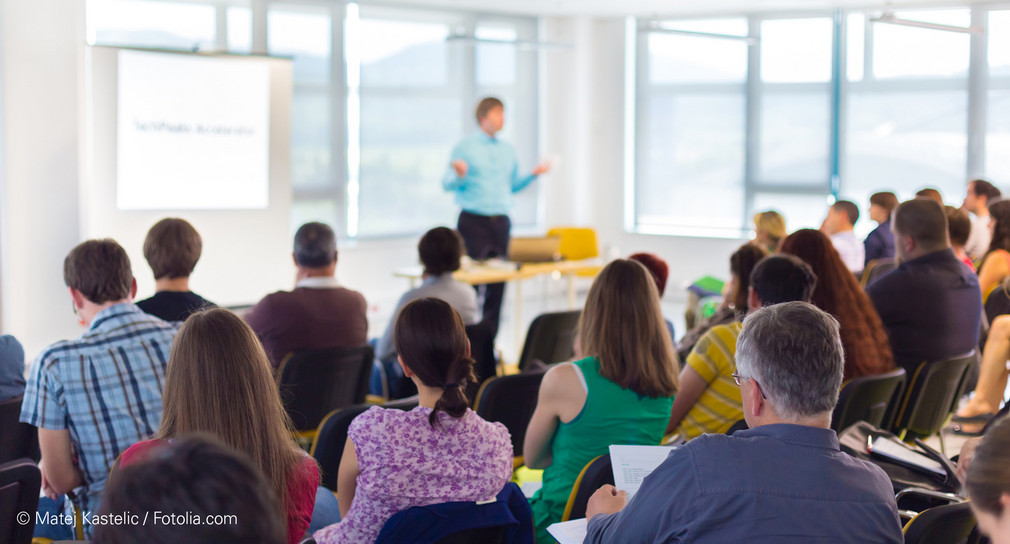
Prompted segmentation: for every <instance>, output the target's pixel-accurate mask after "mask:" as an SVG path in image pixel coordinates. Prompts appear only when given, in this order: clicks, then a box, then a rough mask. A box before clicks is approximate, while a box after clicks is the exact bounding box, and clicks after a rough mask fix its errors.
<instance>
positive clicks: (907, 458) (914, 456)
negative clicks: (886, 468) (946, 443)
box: [870, 437, 947, 476]
mask: <svg viewBox="0 0 1010 544" xmlns="http://www.w3.org/2000/svg"><path fill="white" fill-rule="evenodd" d="M870 453H873V454H876V455H880V456H882V457H885V458H888V459H892V460H894V461H898V462H900V463H904V464H907V465H912V466H916V467H919V468H921V469H923V470H927V471H929V472H932V473H934V474H938V475H940V476H946V475H947V471H946V470H944V468H943V465H941V464H940V463H938V462H936V461H934V460H932V459H930V458H929V457H926V456H925V455H923V454H921V453H919V452H916V451H912V450H911V449H910V448H909V447H908V446H905V445H904V444H901V443H899V442H896V441H895V440H892V439H891V438H885V437H879V438H876V439H875V440H873V442H872V444H871V446H870Z"/></svg>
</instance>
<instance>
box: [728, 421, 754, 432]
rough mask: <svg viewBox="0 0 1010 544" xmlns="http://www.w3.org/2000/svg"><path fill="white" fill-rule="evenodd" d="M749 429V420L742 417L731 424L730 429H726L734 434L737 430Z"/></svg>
mask: <svg viewBox="0 0 1010 544" xmlns="http://www.w3.org/2000/svg"><path fill="white" fill-rule="evenodd" d="M747 429H750V427H749V426H748V425H747V420H746V419H741V420H739V421H737V422H736V423H734V424H732V425H730V427H729V429H726V434H733V433H735V432H737V431H746V430H747Z"/></svg>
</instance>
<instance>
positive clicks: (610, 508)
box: [586, 484, 628, 519]
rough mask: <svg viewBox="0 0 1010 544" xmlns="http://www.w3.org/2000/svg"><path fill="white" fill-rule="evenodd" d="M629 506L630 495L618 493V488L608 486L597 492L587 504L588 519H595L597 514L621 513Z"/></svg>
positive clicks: (622, 492) (623, 492)
mask: <svg viewBox="0 0 1010 544" xmlns="http://www.w3.org/2000/svg"><path fill="white" fill-rule="evenodd" d="M627 504H628V493H627V492H625V491H618V490H617V488H616V487H614V486H612V485H610V484H607V485H604V486H603V487H601V488H599V489H597V490H596V493H593V496H592V497H589V502H588V503H587V504H586V519H593V516H595V515H597V514H613V513H615V512H620V511H621V510H623V509H624V506H625V505H627Z"/></svg>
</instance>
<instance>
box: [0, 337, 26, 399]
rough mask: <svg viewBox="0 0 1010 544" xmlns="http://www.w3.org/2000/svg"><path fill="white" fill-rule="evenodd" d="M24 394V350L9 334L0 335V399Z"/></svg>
mask: <svg viewBox="0 0 1010 544" xmlns="http://www.w3.org/2000/svg"><path fill="white" fill-rule="evenodd" d="M24 394H25V350H24V348H22V347H21V342H18V340H17V338H14V337H13V336H11V335H9V334H5V335H3V336H0V400H7V399H12V398H14V397H20V396H21V395H24Z"/></svg>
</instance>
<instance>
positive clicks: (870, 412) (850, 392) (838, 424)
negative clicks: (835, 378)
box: [831, 368, 905, 432]
mask: <svg viewBox="0 0 1010 544" xmlns="http://www.w3.org/2000/svg"><path fill="white" fill-rule="evenodd" d="M904 385H905V369H904V368H898V369H897V370H892V371H891V372H886V373H884V374H877V375H875V376H862V377H859V378H856V379H854V380H851V381H849V382H848V383H846V384H844V385H843V386H842V391H841V393H839V395H838V404H836V405H835V411H834V413H833V414H831V428H832V429H834V430H835V431H836V432H838V431H841V430H842V429H845V428H846V427H848V426H849V425H852V424H853V423H855V422H857V421H865V422H867V423H869V424H870V425H873V426H874V427H881V428H885V427H887V426H889V425H890V423H891V422H890V421H888V418H889V417H893V412H894V405H895V404H897V402H898V398H899V397H900V395H901V393H902V391H903V390H904Z"/></svg>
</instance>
